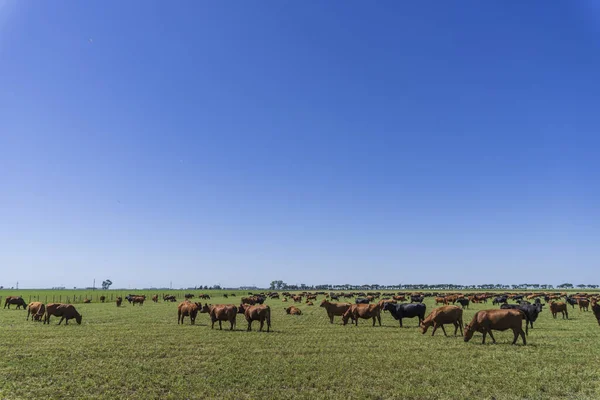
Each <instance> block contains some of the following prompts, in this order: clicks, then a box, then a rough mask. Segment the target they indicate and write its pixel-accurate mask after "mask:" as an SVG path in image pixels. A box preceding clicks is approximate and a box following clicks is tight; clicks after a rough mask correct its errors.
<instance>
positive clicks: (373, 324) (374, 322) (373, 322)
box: [373, 316, 376, 326]
mask: <svg viewBox="0 0 600 400" xmlns="http://www.w3.org/2000/svg"><path fill="white" fill-rule="evenodd" d="M375 318H376V317H375V316H373V326H375Z"/></svg>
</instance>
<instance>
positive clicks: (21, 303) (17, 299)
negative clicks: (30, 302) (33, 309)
mask: <svg viewBox="0 0 600 400" xmlns="http://www.w3.org/2000/svg"><path fill="white" fill-rule="evenodd" d="M11 304H15V305H16V306H17V310H18V309H19V308H21V307H23V310H24V309H26V308H27V303H25V300H23V298H22V297H21V296H8V297H7V298H6V300H5V301H4V308H6V307H7V306H8V309H9V310H10V306H11Z"/></svg>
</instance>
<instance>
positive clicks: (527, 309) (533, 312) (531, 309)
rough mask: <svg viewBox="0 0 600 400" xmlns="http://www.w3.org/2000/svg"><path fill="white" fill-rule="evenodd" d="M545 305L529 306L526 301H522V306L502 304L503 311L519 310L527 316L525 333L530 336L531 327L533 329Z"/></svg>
mask: <svg viewBox="0 0 600 400" xmlns="http://www.w3.org/2000/svg"><path fill="white" fill-rule="evenodd" d="M542 307H544V305H543V304H541V303H537V304H529V303H528V302H526V301H521V304H502V305H501V306H500V308H501V309H502V310H519V311H521V312H522V313H523V314H525V333H526V334H527V335H529V326H530V325H531V329H533V323H534V322H535V321H536V320H537V317H538V315H539V314H540V313H541V312H542Z"/></svg>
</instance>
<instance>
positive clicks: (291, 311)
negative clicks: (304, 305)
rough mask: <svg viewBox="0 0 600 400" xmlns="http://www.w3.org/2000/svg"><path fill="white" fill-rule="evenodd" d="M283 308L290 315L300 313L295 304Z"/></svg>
mask: <svg viewBox="0 0 600 400" xmlns="http://www.w3.org/2000/svg"><path fill="white" fill-rule="evenodd" d="M284 310H285V312H286V313H287V314H290V315H302V311H300V309H299V308H298V307H296V306H289V307H288V308H285V309H284Z"/></svg>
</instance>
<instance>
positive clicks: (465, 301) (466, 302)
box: [456, 297, 469, 309]
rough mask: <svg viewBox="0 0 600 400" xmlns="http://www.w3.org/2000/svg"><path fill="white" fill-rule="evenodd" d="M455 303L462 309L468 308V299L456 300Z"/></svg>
mask: <svg viewBox="0 0 600 400" xmlns="http://www.w3.org/2000/svg"><path fill="white" fill-rule="evenodd" d="M456 302H457V303H458V304H460V305H461V307H462V308H463V309H465V308H469V299H466V298H464V297H462V298H459V299H456Z"/></svg>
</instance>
